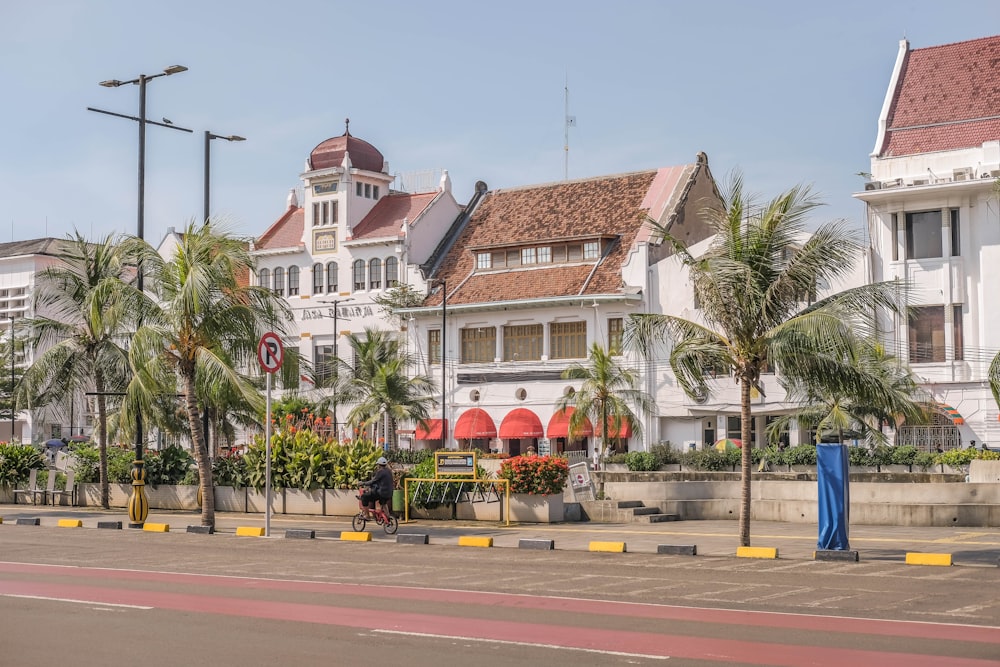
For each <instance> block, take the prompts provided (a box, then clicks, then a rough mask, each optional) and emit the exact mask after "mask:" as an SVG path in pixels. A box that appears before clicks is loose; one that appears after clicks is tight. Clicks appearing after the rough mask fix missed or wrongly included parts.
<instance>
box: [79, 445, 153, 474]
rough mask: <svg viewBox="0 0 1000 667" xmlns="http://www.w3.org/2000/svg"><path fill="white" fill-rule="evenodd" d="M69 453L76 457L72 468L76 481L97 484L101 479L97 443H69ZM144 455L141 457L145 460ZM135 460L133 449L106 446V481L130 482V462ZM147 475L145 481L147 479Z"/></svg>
mask: <svg viewBox="0 0 1000 667" xmlns="http://www.w3.org/2000/svg"><path fill="white" fill-rule="evenodd" d="M70 453H71V454H73V456H74V457H75V458H76V462H75V463H74V464H73V470H74V471H75V472H76V481H78V482H81V483H84V484H97V483H98V482H100V481H101V474H100V453H99V451H98V449H97V445H95V444H93V443H89V442H85V443H79V444H73V445H70ZM145 458H146V457H143V460H145ZM133 461H135V451H134V450H133V449H131V448H128V447H118V446H114V445H112V446H110V447H108V483H109V484H131V483H132V462H133ZM148 479H149V478H148V477H147V481H148Z"/></svg>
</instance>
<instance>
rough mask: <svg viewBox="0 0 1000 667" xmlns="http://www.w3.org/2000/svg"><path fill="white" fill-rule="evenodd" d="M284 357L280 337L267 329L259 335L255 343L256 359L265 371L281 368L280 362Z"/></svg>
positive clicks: (283, 348)
mask: <svg viewBox="0 0 1000 667" xmlns="http://www.w3.org/2000/svg"><path fill="white" fill-rule="evenodd" d="M284 358H285V347H284V346H283V345H282V344H281V338H279V337H278V334H276V333H274V332H273V331H268V332H267V333H266V334H264V335H263V336H261V337H260V343H258V344H257V360H258V361H259V362H260V367H261V368H262V369H264V372H265V373H274V372H275V371H277V370H278V369H279V368H281V362H282V360H283V359H284Z"/></svg>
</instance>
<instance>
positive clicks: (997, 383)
mask: <svg viewBox="0 0 1000 667" xmlns="http://www.w3.org/2000/svg"><path fill="white" fill-rule="evenodd" d="M988 379H989V382H990V391H992V392H993V401H994V402H995V403H996V404H997V407H998V408H1000V353H997V356H995V357H993V361H992V362H990V370H989V375H988Z"/></svg>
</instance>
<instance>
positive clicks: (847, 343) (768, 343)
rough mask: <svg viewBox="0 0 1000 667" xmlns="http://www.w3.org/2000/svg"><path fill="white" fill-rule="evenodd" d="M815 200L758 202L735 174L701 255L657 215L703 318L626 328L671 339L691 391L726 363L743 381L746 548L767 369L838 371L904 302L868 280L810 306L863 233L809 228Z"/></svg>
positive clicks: (650, 346)
mask: <svg viewBox="0 0 1000 667" xmlns="http://www.w3.org/2000/svg"><path fill="white" fill-rule="evenodd" d="M817 206H819V202H818V200H817V199H816V198H815V197H814V196H813V195H812V193H811V192H810V190H809V188H807V187H802V186H796V187H793V188H791V189H790V190H788V191H786V192H784V193H782V194H780V195H778V196H777V197H775V198H774V199H771V200H770V201H768V202H765V203H764V205H763V206H758V203H757V201H756V199H755V198H754V197H753V196H751V195H749V194H747V193H746V192H744V189H743V179H742V177H741V175H740V174H738V173H736V174H735V175H734V176H733V177H732V180H731V183H730V184H729V187H728V188H727V191H726V192H724V193H723V194H722V205H721V206H714V207H713V206H709V207H707V208H706V209H705V211H704V212H703V215H704V217H705V218H706V220H707V221H708V222H709V223H710V224H711V225H712V226H713V228H714V231H715V237H714V239H713V240H712V241H711V243H710V244H709V247H708V249H707V250H706V251H705V252H704V253H703V254H701V255H700V256H698V257H695V256H694V255H693V254H692V253H691V252H690V251H689V250H688V248H687V247H686V246H685V245H684V244H683V243H682V242H681V241H679V240H678V239H675V238H674V237H673V236H672V235H671V233H670V230H669V228H668V227H665V226H661V225H658V224H656V223H655V222H652V221H651V223H650V224H651V226H652V228H653V232H654V235H656V236H658V237H660V238H661V239H663V240H664V241H666V242H667V243H669V244H671V245H672V247H673V249H674V251H675V252H676V253H677V254H678V256H679V258H680V260H681V262H682V263H683V265H684V266H685V267H686V268H687V270H688V271H689V274H690V279H691V282H692V285H693V288H694V293H695V297H696V299H697V301H698V302H699V303H700V315H701V320H700V321H698V322H695V321H691V320H687V319H684V318H680V317H675V316H672V315H661V314H641V315H633V316H632V317H631V318H630V321H629V326H628V327H627V330H626V339H627V341H628V344H630V345H633V346H636V347H637V348H638V349H640V350H645V351H646V352H647V353H651V351H653V350H655V349H656V345H655V344H656V343H657V342H659V341H661V340H667V341H669V342H671V343H673V347H672V349H671V352H670V365H671V368H672V369H673V372H674V375H675V376H676V378H677V380H678V382H679V384H680V386H681V387H682V388H683V389H684V391H685V392H686V393H687V394H688V395H689V396H692V397H694V396H696V395H698V394H701V393H702V392H703V391H705V390H706V388H707V385H706V382H705V379H706V374H707V373H708V372H710V369H713V368H726V369H728V370H729V371H730V372H731V373H732V374H733V376H734V378H735V379H736V381H737V383H738V384H739V386H740V419H741V438H742V441H743V447H742V465H741V474H742V488H741V499H740V544H741V545H742V546H749V545H750V470H751V467H750V463H751V450H752V447H753V443H752V442H751V441H750V419H751V413H750V394H751V389H756V390H757V391H760V392H761V393H763V391H762V388H761V386H760V376H761V374H762V373H763V372H765V370H767V369H769V368H770V369H774V370H776V371H778V372H781V371H783V370H791V369H795V368H799V367H803V366H804V365H805V364H806V363H807V362H808V363H810V364H811V368H812V369H813V371H814V372H816V373H825V372H836V371H837V370H839V369H842V368H843V365H842V363H841V360H842V359H843V358H845V355H846V351H847V350H850V349H851V347H852V346H853V345H854V344H855V343H856V342H857V340H858V339H859V338H864V337H865V335H864V334H865V333H866V332H869V331H871V328H872V324H873V320H874V316H875V313H876V312H877V311H878V309H879V308H883V307H884V308H889V309H892V310H895V311H898V310H899V309H900V304H899V303H898V299H899V296H900V294H902V291H901V290H900V289H899V286H898V285H897V284H895V283H874V284H867V285H864V286H861V287H856V288H851V289H847V290H844V291H841V292H839V293H837V294H834V295H833V296H831V297H828V298H826V299H823V300H820V301H818V302H817V303H814V304H812V305H807V303H806V301H807V300H808V297H809V296H810V295H813V294H815V292H816V289H817V287H818V286H820V285H822V284H827V285H833V284H837V283H838V281H839V280H841V279H843V278H844V277H846V276H847V275H848V274H849V271H850V268H851V266H852V265H853V263H854V261H855V260H856V259H857V258H858V257H860V256H861V255H862V248H861V244H860V240H859V238H858V235H857V234H856V233H855V232H853V231H852V230H851V229H850V228H849V227H848V225H847V223H846V222H844V221H835V222H831V223H827V224H825V225H823V226H821V227H820V228H819V229H818V230H816V231H815V232H814V233H813V234H812V235H807V234H806V230H805V222H806V219H807V217H808V215H809V214H810V213H812V212H813V211H814V210H815V208H816V207H817ZM824 362H828V363H824Z"/></svg>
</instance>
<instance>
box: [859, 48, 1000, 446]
mask: <svg viewBox="0 0 1000 667" xmlns="http://www.w3.org/2000/svg"><path fill="white" fill-rule="evenodd" d="M997 63H1000V36H996V37H987V38H983V39H976V40H971V41H967V42H959V43H956V44H946V45H942V46H934V47H930V48H921V49H911V48H910V45H909V42H907V41H906V40H903V41H902V42H900V45H899V52H898V55H897V58H896V63H895V66H894V68H893V71H892V75H891V78H890V82H889V87H888V90H887V92H886V96H885V102H884V104H883V107H882V111H881V113H880V115H879V119H878V131H877V136H876V140H875V147H874V149H873V151H872V153H871V178H870V180H869V182H868V183H866V184H865V189H864V191H863V192H860V193H857V194H856V195H855V197H857V198H858V199H860V200H862V201H864V202H865V204H866V209H867V220H868V228H869V232H870V236H871V246H872V248H871V249H872V260H873V261H872V272H873V275H872V278H873V279H874V280H876V281H878V280H894V279H898V280H899V281H900V282H901V283H902V284H905V285H906V286H907V288H908V293H909V302H910V306H911V307H910V312H909V314H908V316H906V317H902V318H894V319H892V320H891V321H886V322H884V323H883V324H884V325H883V327H882V331H883V332H884V334H885V342H886V344H887V346H888V349H889V350H891V351H893V352H894V353H895V354H896V355H897V356H899V357H900V358H901V359H905V360H907V361H908V362H909V364H910V366H911V367H912V369H913V371H914V373H915V375H916V376H918V378H919V380H920V381H921V383H922V386H923V387H924V388H925V389H926V390H927V392H928V393H929V394H930V395H931V396H933V398H934V404H933V405H932V406H931V407H932V408H933V410H934V413H935V417H934V423H933V424H930V425H921V426H917V425H909V426H904V427H903V428H902V429H900V431H899V432H898V433H897V434H896V442H897V444H914V445H917V446H918V447H920V448H922V449H925V450H928V449H932V448H933V447H935V446H936V444H943V445H944V447H945V449H948V448H954V447H969V446H976V447H981V446H982V445H983V444H986V443H989V445H991V446H997V445H1000V423H998V410H997V405H996V403H995V401H994V400H993V397H992V395H991V393H990V390H989V386H988V384H987V381H986V377H987V370H988V368H989V365H990V361H991V360H992V358H993V357H994V356H995V355H996V354H997V352H998V350H1000V306H998V304H997V301H996V298H995V294H996V292H995V290H996V289H997V288H998V287H1000V188H998V185H997V184H998V183H1000V66H998V65H997Z"/></svg>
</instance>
